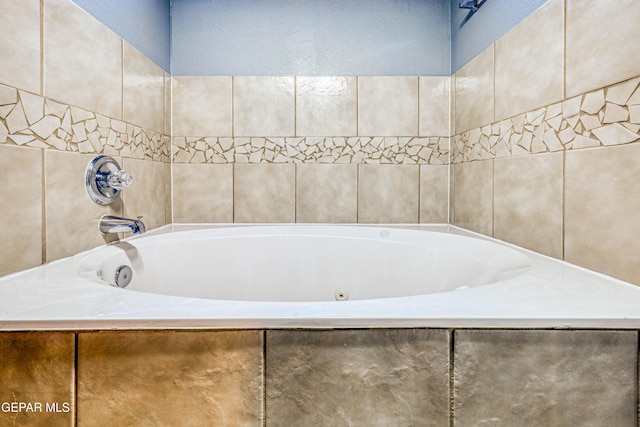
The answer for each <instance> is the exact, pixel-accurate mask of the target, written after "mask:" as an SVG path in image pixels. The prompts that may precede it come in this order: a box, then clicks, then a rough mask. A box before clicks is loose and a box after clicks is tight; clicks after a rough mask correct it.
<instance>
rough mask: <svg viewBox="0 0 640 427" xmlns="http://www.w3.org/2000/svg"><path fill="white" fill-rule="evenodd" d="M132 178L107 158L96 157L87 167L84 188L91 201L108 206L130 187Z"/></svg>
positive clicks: (112, 159) (116, 163)
mask: <svg viewBox="0 0 640 427" xmlns="http://www.w3.org/2000/svg"><path fill="white" fill-rule="evenodd" d="M132 183H133V176H132V175H131V174H130V173H129V172H125V171H123V170H121V169H120V165H119V164H118V162H116V161H115V159H114V158H112V157H109V156H103V155H100V156H97V157H95V158H94V159H93V160H91V161H90V162H89V164H88V165H87V171H86V173H85V186H86V188H87V192H88V193H89V196H90V197H91V199H92V200H93V201H94V202H96V203H97V204H99V205H109V204H111V203H113V202H114V201H116V200H117V199H118V196H119V195H120V191H122V190H123V189H124V188H127V187H130V186H131V184H132Z"/></svg>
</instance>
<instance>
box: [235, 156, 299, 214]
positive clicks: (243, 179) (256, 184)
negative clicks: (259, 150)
mask: <svg viewBox="0 0 640 427" xmlns="http://www.w3.org/2000/svg"><path fill="white" fill-rule="evenodd" d="M233 168H234V169H233V172H234V173H233V175H234V176H233V216H234V218H233V220H234V222H295V220H296V166H295V165H294V164H281V165H277V164H250V163H249V164H242V163H236V164H234V166H233Z"/></svg>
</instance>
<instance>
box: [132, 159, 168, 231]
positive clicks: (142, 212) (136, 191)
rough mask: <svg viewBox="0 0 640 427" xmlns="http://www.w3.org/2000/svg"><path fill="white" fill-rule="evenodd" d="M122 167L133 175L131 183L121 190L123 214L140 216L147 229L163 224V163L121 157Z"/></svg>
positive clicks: (134, 216) (133, 216)
mask: <svg viewBox="0 0 640 427" xmlns="http://www.w3.org/2000/svg"><path fill="white" fill-rule="evenodd" d="M122 168H123V169H124V170H126V171H127V172H129V173H131V175H133V185H132V186H131V187H129V188H127V189H125V190H123V191H122V195H121V197H122V199H123V205H124V214H125V215H126V216H127V217H129V218H136V217H138V216H142V217H143V218H142V221H143V222H144V224H145V226H146V228H147V230H151V229H153V228H157V227H160V226H162V225H165V224H166V222H165V218H166V216H165V211H164V210H165V179H164V163H163V162H154V161H151V160H136V159H123V162H122Z"/></svg>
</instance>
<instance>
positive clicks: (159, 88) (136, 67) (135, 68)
mask: <svg viewBox="0 0 640 427" xmlns="http://www.w3.org/2000/svg"><path fill="white" fill-rule="evenodd" d="M122 48H123V50H122V58H123V75H122V84H123V95H124V99H123V120H124V121H126V122H128V123H132V124H135V125H136V126H140V127H142V128H145V129H150V130H155V131H156V132H162V131H163V130H164V103H165V99H164V74H165V73H164V70H163V69H162V68H160V67H159V66H157V65H156V64H155V63H154V62H153V61H151V60H150V59H149V58H147V57H146V56H144V55H143V54H142V53H140V52H139V51H138V50H137V49H136V48H134V47H133V46H131V45H130V44H129V43H127V42H124V41H123V42H122Z"/></svg>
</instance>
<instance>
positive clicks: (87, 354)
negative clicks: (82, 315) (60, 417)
mask: <svg viewBox="0 0 640 427" xmlns="http://www.w3.org/2000/svg"><path fill="white" fill-rule="evenodd" d="M262 342H263V340H262V332H260V331H234V332H210V331H198V332H177V331H163V332H149V331H146V332H97V333H80V334H78V425H79V426H85V425H86V426H89V425H91V426H115V425H118V426H126V425H129V426H133V425H137V426H138V425H139V426H157V427H161V426H178V425H179V426H205V425H207V426H213V425H215V426H256V427H257V426H261V425H262V418H263V417H262V393H263V390H262V349H263V343H262Z"/></svg>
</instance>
